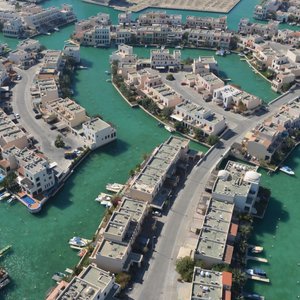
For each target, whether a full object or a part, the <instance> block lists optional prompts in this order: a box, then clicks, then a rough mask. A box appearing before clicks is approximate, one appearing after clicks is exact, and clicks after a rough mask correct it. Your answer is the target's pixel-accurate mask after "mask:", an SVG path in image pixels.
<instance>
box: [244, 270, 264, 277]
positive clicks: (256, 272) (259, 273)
mask: <svg viewBox="0 0 300 300" xmlns="http://www.w3.org/2000/svg"><path fill="white" fill-rule="evenodd" d="M246 273H247V274H248V275H251V276H259V277H267V273H266V272H265V271H264V270H262V269H257V268H255V269H247V270H246Z"/></svg>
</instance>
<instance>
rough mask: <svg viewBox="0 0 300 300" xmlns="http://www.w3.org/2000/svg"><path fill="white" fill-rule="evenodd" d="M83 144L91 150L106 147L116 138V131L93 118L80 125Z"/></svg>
mask: <svg viewBox="0 0 300 300" xmlns="http://www.w3.org/2000/svg"><path fill="white" fill-rule="evenodd" d="M82 129H83V135H84V141H85V144H86V145H87V146H88V147H89V148H90V149H92V150H94V149H96V148H99V147H101V146H103V145H106V144H108V143H110V142H112V141H114V140H116V138H117V132H116V129H115V128H114V127H113V126H112V125H110V124H108V123H106V122H104V121H103V120H101V119H100V118H94V119H91V120H88V121H86V122H85V123H83V124H82Z"/></svg>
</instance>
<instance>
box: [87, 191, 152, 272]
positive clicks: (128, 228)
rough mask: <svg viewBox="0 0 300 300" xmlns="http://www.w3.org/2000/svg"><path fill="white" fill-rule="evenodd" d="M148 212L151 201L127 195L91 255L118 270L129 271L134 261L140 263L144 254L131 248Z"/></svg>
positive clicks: (98, 262)
mask: <svg viewBox="0 0 300 300" xmlns="http://www.w3.org/2000/svg"><path fill="white" fill-rule="evenodd" d="M146 214H147V204H146V203H145V202H142V201H138V200H133V199H130V198H127V197H123V198H122V203H121V206H120V207H119V208H118V210H117V211H115V212H114V213H113V215H112V216H111V218H110V220H109V222H108V223H107V225H106V227H105V229H104V233H103V235H102V236H101V238H100V240H99V241H98V243H97V245H96V247H95V249H94V251H93V253H92V255H91V257H90V259H91V261H93V262H95V263H96V264H97V266H98V267H100V268H102V269H104V270H108V271H111V272H114V273H119V272H121V271H128V269H129V268H130V266H131V265H132V264H134V263H136V264H138V265H140V264H141V261H142V259H143V255H141V254H137V253H134V252H132V251H131V247H132V244H133V243H134V241H135V239H136V237H137V236H138V234H139V232H140V229H141V224H142V222H143V220H144V218H145V216H146Z"/></svg>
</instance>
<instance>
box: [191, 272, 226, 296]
mask: <svg viewBox="0 0 300 300" xmlns="http://www.w3.org/2000/svg"><path fill="white" fill-rule="evenodd" d="M231 287H232V273H230V272H217V271H212V270H206V269H202V268H200V267H195V268H194V274H193V279H192V289H191V297H190V300H207V299H211V300H231Z"/></svg>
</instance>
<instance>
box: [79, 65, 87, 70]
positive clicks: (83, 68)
mask: <svg viewBox="0 0 300 300" xmlns="http://www.w3.org/2000/svg"><path fill="white" fill-rule="evenodd" d="M87 68H88V67H85V66H81V65H80V66H78V69H81V70H85V69H87Z"/></svg>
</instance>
